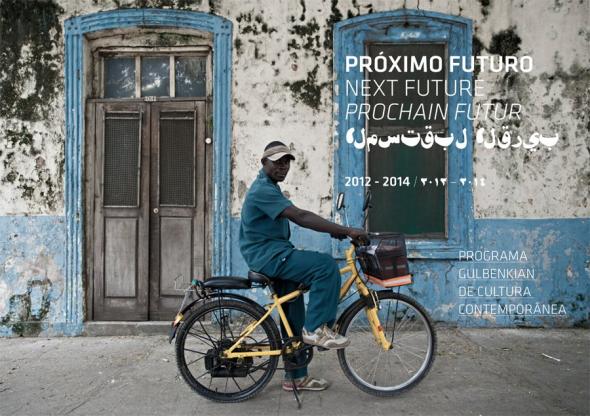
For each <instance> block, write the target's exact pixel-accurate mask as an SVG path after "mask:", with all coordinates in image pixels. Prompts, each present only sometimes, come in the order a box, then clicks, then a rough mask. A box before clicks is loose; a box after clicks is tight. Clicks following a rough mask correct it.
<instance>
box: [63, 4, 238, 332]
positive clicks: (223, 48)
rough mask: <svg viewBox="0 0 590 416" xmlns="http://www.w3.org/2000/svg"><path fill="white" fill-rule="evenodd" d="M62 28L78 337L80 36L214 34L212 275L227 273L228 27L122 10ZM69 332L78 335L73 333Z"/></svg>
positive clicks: (70, 294) (71, 318) (69, 315)
mask: <svg viewBox="0 0 590 416" xmlns="http://www.w3.org/2000/svg"><path fill="white" fill-rule="evenodd" d="M64 26H65V87H66V91H65V95H66V103H65V109H66V142H65V143H66V144H65V175H66V178H65V183H66V189H65V216H66V267H65V269H66V270H65V272H66V280H65V289H64V291H65V317H66V324H68V325H70V326H72V327H73V328H79V331H81V328H82V322H83V319H84V313H83V305H84V288H83V285H82V275H83V262H82V256H83V253H84V251H83V247H84V228H83V225H84V210H83V192H84V190H83V172H84V166H83V162H84V93H83V91H84V85H83V84H84V75H83V74H84V62H83V57H84V50H83V47H84V35H85V34H87V33H90V32H96V31H102V30H109V29H121V28H130V27H174V28H187V29H197V30H201V31H207V32H210V33H212V34H213V37H214V41H213V42H214V43H213V143H214V150H213V153H214V155H213V181H214V187H213V216H212V219H211V222H212V224H213V237H212V242H213V249H212V257H213V258H212V263H211V265H212V267H211V269H212V273H213V274H225V273H228V271H229V270H230V260H231V253H230V238H228V236H229V233H230V220H229V219H230V205H229V204H230V199H229V196H230V166H231V165H230V144H231V62H232V61H231V56H232V24H231V22H230V21H229V20H227V19H224V18H222V17H219V16H214V15H210V14H206V13H199V12H191V11H184V10H158V9H125V10H114V11H108V12H100V13H93V14H88V15H84V16H78V17H73V18H70V19H67V20H66V21H65V23H64ZM73 332H77V330H74V331H73Z"/></svg>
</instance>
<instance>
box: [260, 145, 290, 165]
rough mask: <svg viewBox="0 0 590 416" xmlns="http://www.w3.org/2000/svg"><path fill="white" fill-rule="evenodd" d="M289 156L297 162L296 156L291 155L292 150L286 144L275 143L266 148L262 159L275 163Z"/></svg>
mask: <svg viewBox="0 0 590 416" xmlns="http://www.w3.org/2000/svg"><path fill="white" fill-rule="evenodd" d="M287 155H288V156H289V158H290V159H291V160H295V156H293V153H291V149H289V148H288V147H287V145H286V144H285V143H283V142H279V141H275V142H271V143H269V144H268V145H266V147H265V148H264V153H262V159H264V158H267V159H270V160H272V161H273V162H276V161H277V160H279V159H280V158H282V157H283V156H287Z"/></svg>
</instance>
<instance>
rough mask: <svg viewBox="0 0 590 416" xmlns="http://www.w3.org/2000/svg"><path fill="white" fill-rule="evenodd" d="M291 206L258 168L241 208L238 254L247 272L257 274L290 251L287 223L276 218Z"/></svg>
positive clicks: (291, 248) (287, 221) (282, 219)
mask: <svg viewBox="0 0 590 416" xmlns="http://www.w3.org/2000/svg"><path fill="white" fill-rule="evenodd" d="M291 205H293V203H292V202H291V201H289V200H288V199H287V198H285V196H284V195H283V193H282V192H281V188H279V185H277V184H276V183H274V182H273V181H272V180H271V179H270V178H269V177H268V176H267V175H266V173H265V172H264V170H262V169H261V170H260V172H259V173H258V177H257V178H256V180H255V181H254V182H253V183H252V186H250V189H249V190H248V193H247V194H246V199H245V200H244V204H243V205H242V221H241V224H240V251H241V252H242V256H243V257H244V260H246V263H247V264H248V267H249V268H250V270H254V271H256V272H260V271H261V270H262V269H263V268H264V266H266V265H267V264H269V263H272V262H275V261H281V260H283V259H284V258H286V257H287V256H288V255H289V254H291V252H292V251H293V250H294V247H293V244H291V243H290V242H289V237H290V236H291V232H290V230H289V220H288V219H286V218H281V217H280V216H279V215H280V214H281V212H283V210H284V209H285V208H287V207H290V206H291Z"/></svg>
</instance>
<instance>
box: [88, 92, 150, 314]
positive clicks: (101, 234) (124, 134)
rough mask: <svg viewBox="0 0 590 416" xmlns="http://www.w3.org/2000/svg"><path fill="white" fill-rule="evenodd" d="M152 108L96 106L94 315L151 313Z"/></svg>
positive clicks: (113, 105) (124, 105)
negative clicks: (149, 287)
mask: <svg viewBox="0 0 590 416" xmlns="http://www.w3.org/2000/svg"><path fill="white" fill-rule="evenodd" d="M147 120H149V108H148V107H147V106H146V105H145V104H142V103H129V104H122V103H110V104H104V103H102V104H101V103H99V104H97V106H96V134H95V166H94V168H95V172H94V177H95V184H94V189H95V197H94V209H95V214H94V237H95V241H94V301H93V305H94V318H95V319H98V320H114V319H116V320H145V319H147V318H148V283H149V281H148V277H149V270H148V264H149V263H148V259H149V251H148V250H149V211H148V209H149V205H148V202H149V186H148V185H149V163H150V160H149V158H150V154H149V149H150V147H149V137H150V136H149V124H148V123H147Z"/></svg>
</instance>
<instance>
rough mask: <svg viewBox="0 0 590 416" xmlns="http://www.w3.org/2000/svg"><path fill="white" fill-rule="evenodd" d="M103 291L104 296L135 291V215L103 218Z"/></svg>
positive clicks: (132, 294)
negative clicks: (131, 216) (132, 216)
mask: <svg viewBox="0 0 590 416" xmlns="http://www.w3.org/2000/svg"><path fill="white" fill-rule="evenodd" d="M104 236H105V243H104V257H105V260H106V261H105V267H104V292H105V296H106V297H107V298H110V297H120V298H134V297H135V296H136V294H137V284H136V282H137V267H136V266H137V245H138V243H139V242H138V241H137V218H105V231H104Z"/></svg>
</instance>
